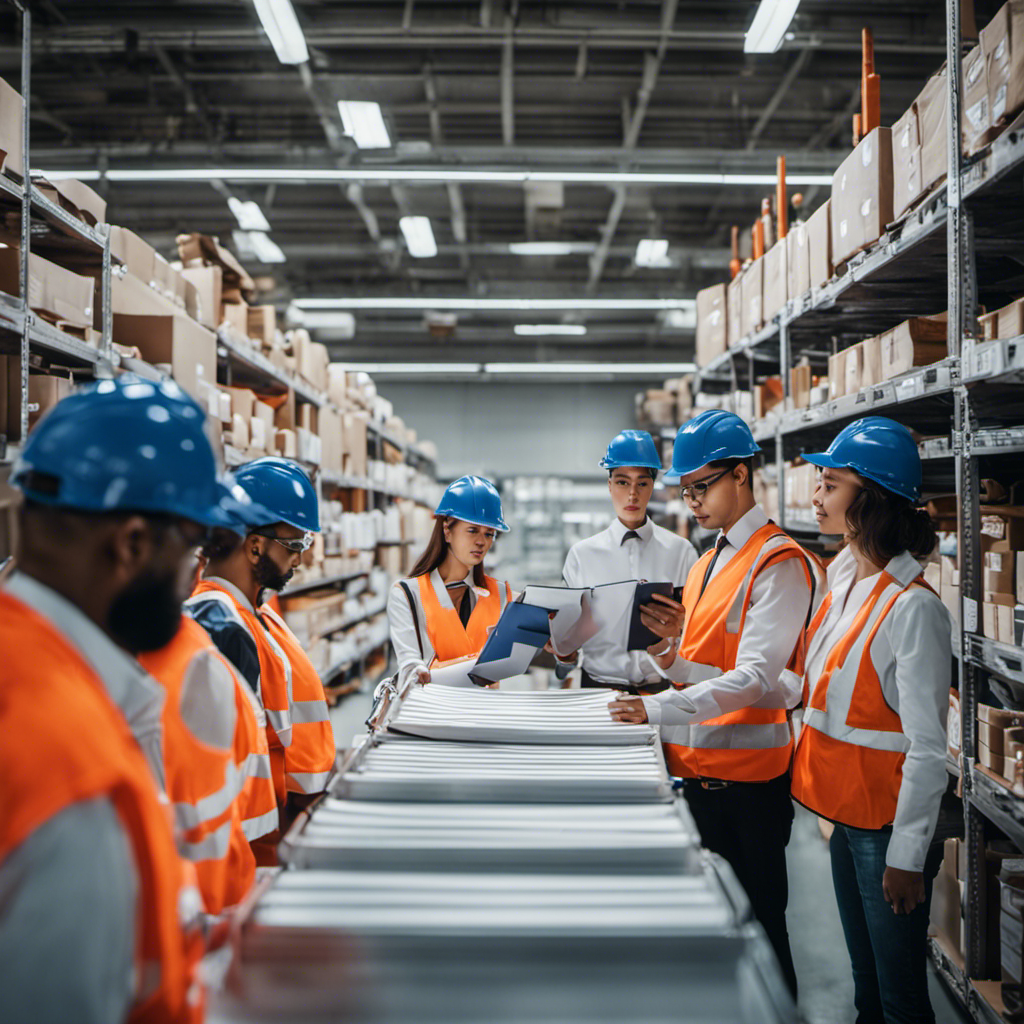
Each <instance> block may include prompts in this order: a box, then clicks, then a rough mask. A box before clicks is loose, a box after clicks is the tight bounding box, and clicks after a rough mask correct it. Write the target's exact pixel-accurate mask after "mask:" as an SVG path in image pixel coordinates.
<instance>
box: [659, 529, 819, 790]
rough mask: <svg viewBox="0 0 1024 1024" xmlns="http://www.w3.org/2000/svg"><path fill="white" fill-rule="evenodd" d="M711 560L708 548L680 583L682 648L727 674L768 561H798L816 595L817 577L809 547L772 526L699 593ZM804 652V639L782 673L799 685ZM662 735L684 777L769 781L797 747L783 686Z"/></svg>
mask: <svg viewBox="0 0 1024 1024" xmlns="http://www.w3.org/2000/svg"><path fill="white" fill-rule="evenodd" d="M713 557H714V551H713V550H711V551H708V552H705V554H704V555H703V556H702V557H701V558H700V559H699V560H698V561H697V563H696V565H694V566H693V568H692V569H691V570H690V572H689V574H688V576H687V579H686V586H685V587H684V588H683V604H684V605H685V606H686V624H685V627H684V632H683V639H682V642H681V644H680V649H679V653H680V655H681V656H682V657H683V658H685V659H686V660H688V661H692V662H695V663H697V664H701V665H709V666H713V667H714V668H716V669H718V671H720V672H728V671H730V670H731V669H733V668H735V667H736V652H737V651H738V649H739V644H740V639H741V637H742V635H743V627H744V624H745V623H746V617H747V612H748V610H749V608H750V597H751V592H752V590H753V587H754V582H755V580H756V579H757V577H758V575H759V574H760V573H761V572H763V571H764V570H765V569H767V568H768V567H769V566H772V565H777V564H778V563H780V562H783V561H786V560H789V559H798V560H799V564H800V565H801V567H802V568H803V570H804V575H805V579H806V582H807V587H808V591H809V592H813V589H814V579H813V577H812V575H811V569H810V567H809V564H808V563H809V557H808V556H807V554H806V552H804V550H803V549H802V548H801V547H800V546H799V545H798V544H797V543H796V542H795V541H794V540H793V539H792V538H791V537H789V536H788V535H787V534H785V533H784V532H783V531H782V530H780V529H779V528H778V527H777V526H776V525H775V524H774V523H767V524H766V525H765V526H763V527H761V528H760V529H759V530H757V531H756V532H755V533H754V534H753V536H752V537H751V538H750V539H749V540H748V541H747V543H746V544H744V545H743V547H742V548H741V549H740V550H739V551H738V552H736V554H735V555H734V556H733V557H732V558H731V559H730V560H729V561H728V562H727V563H726V564H725V565H724V566H723V567H722V569H721V570H720V571H719V572H718V573H717V575H715V576H714V577H713V578H712V579H711V580H710V581H709V582H708V585H707V587H706V588H704V591H703V593H701V588H702V586H703V583H704V575H705V573H706V572H707V569H708V565H709V564H710V561H711V559H712V558H713ZM801 634H802V631H801ZM803 650H804V648H803V644H802V638H801V639H798V640H797V643H796V647H795V648H794V651H793V655H792V657H791V660H790V665H789V667H787V668H786V669H785V670H784V673H787V674H788V675H789V676H790V677H792V678H791V682H792V689H794V690H796V689H797V688H798V686H799V675H797V674H796V673H794V671H793V670H794V668H799V669H800V671H801V672H802V669H803V664H802V655H803ZM661 738H662V741H663V743H664V745H665V759H666V762H667V764H668V768H669V771H670V772H672V773H673V774H675V775H680V776H682V777H683V778H711V779H726V780H730V781H737V782H765V781H767V780H769V779H774V778H777V777H778V776H779V775H782V774H784V773H785V772H786V770H787V768H788V767H789V763H790V759H791V756H792V748H793V733H792V728H791V726H790V722H789V716H788V702H787V701H786V699H785V698H784V696H783V695H782V694H781V693H780V692H778V691H772V692H770V693H767V694H765V695H764V696H763V697H762V698H761V699H760V700H759V701H758V702H757V703H756V704H754V705H752V706H750V707H746V708H742V709H740V710H739V711H732V712H729V713H727V714H724V715H719V716H718V717H716V718H711V719H708V720H707V721H705V722H701V723H700V724H697V725H686V726H663V727H662V729H661Z"/></svg>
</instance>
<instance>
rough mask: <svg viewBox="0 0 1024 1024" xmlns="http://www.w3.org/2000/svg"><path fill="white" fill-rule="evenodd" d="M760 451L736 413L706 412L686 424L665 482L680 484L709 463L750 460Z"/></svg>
mask: <svg viewBox="0 0 1024 1024" xmlns="http://www.w3.org/2000/svg"><path fill="white" fill-rule="evenodd" d="M760 450H761V449H760V448H759V447H758V445H757V442H756V441H755V440H754V435H753V434H752V433H751V432H750V427H748V426H747V425H746V423H744V422H743V420H741V419H740V418H739V416H737V415H736V413H734V412H726V411H725V410H724V409H706V410H705V411H704V412H702V413H700V414H699V415H697V416H694V418H693V419H692V420H690V421H689V422H688V423H684V424H683V425H682V426H681V427H680V428H679V431H678V433H677V434H676V440H675V444H674V445H673V446H672V468H671V469H670V470H669V471H668V472H667V473H666V474H665V483H667V484H677V483H679V480H680V478H681V477H684V476H686V475H687V474H689V473H695V472H696V471H697V470H698V469H702V468H703V467H704V466H706V465H707V464H708V463H709V462H720V461H721V460H722V459H749V458H750V456H751V455H756V454H757V453H758V452H759V451H760Z"/></svg>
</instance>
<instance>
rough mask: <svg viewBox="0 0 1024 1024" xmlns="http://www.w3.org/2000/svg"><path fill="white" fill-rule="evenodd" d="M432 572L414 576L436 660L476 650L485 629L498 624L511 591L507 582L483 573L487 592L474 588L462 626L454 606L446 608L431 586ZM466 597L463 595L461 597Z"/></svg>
mask: <svg viewBox="0 0 1024 1024" xmlns="http://www.w3.org/2000/svg"><path fill="white" fill-rule="evenodd" d="M432 576H433V573H426V574H424V575H423V576H419V577H417V578H416V583H417V585H418V587H419V593H420V605H421V606H422V607H423V618H424V619H425V622H424V628H425V629H426V633H427V638H428V639H429V640H430V646H431V647H432V648H433V649H434V657H435V659H436V660H437V661H441V662H443V661H452V660H453V659H455V658H468V657H471V656H472V655H475V654H479V653H480V651H481V649H482V648H483V646H484V643H485V642H486V640H487V630H488V628H489V627H491V626H494V625H496V624H497V621H498V619H499V618H501V613H502V612H503V611H504V609H505V605H506V604H507V603H508V601H509V600H510V599H511V596H512V593H511V589H510V588H509V585H508V584H507V583H504V584H501V583H499V582H498V581H497V580H495V579H492V578H491V577H490V576H485V577H484V581H485V582H486V583H487V595H486V596H481V594H480V590H479V588H476V592H477V599H476V604H475V605H474V606H473V611H472V612H471V614H470V616H469V621H468V622H467V623H466V625H465V626H463V624H462V620H461V619H460V618H459V613H458V611H457V610H456V609H455V608H454V607H448V608H445V607H444V606H443V605H442V604H441V602H440V600H439V599H438V596H437V592H436V591H435V590H434V582H433V579H432ZM463 600H465V598H463Z"/></svg>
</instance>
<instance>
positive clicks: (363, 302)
mask: <svg viewBox="0 0 1024 1024" xmlns="http://www.w3.org/2000/svg"><path fill="white" fill-rule="evenodd" d="M294 304H295V306H297V307H298V308H299V309H349V310H354V309H413V310H423V309H437V310H448V309H465V310H476V311H480V312H483V311H490V312H509V313H527V314H529V313H538V312H541V311H545V312H550V311H552V310H560V311H566V310H570V311H573V310H592V311H595V312H596V311H603V312H608V313H618V312H645V311H648V310H660V309H693V310H696V308H697V302H696V300H695V299H591V298H583V297H581V298H572V299H474V298H444V299H440V298H430V297H429V296H424V297H423V298H417V297H412V296H406V295H391V296H382V297H380V298H371V297H369V296H364V295H360V296H353V297H351V298H340V299H339V298H313V299H309V298H307V299H296V300H295V302H294Z"/></svg>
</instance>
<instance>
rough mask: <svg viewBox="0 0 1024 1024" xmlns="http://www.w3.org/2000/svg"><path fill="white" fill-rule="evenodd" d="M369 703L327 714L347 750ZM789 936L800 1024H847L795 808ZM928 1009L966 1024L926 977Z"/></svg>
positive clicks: (824, 883)
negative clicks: (796, 983)
mask: <svg viewBox="0 0 1024 1024" xmlns="http://www.w3.org/2000/svg"><path fill="white" fill-rule="evenodd" d="M371 704H372V697H371V695H370V694H366V693H357V694H353V695H352V696H350V697H346V698H345V699H344V700H343V701H342V702H341V703H340V704H339V705H338V706H337V707H335V708H332V710H331V722H332V724H333V726H334V738H335V741H336V743H337V745H338V747H339V749H340V748H344V747H347V746H350V745H351V743H352V740H353V738H354V737H356V736H359V735H362V733H363V732H364V731H365V728H366V727H365V724H364V723H365V720H366V717H367V715H368V714H369V713H370V707H371ZM788 861H789V885H790V896H789V914H788V917H789V934H790V940H791V942H792V945H793V960H794V962H795V964H796V971H797V979H798V982H799V985H800V1013H801V1018H802V1021H803V1024H853V1022H854V1021H855V1020H856V1012H855V1011H854V1008H853V978H852V976H851V974H850V960H849V956H848V954H847V952H846V944H845V942H844V941H843V932H842V927H841V925H840V923H839V910H838V908H837V907H836V901H835V895H834V892H833V889H832V872H831V868H830V865H829V856H828V846H827V845H826V843H825V841H824V839H822V837H821V833H820V831H819V830H818V822H817V819H816V818H815V817H814V816H813V815H812V814H810V813H809V812H807V811H805V810H803V809H802V808H799V807H798V808H797V812H796V820H795V821H794V823H793V838H792V840H791V841H790V844H789V850H788ZM929 985H930V989H931V996H932V1007H933V1008H934V1010H935V1019H936V1021H937V1022H938V1024H961V1022H963V1024H968V1022H969V1020H970V1018H968V1017H967V1016H966V1015H965V1014H964V1013H963V1012H961V1010H960V1008H959V1006H958V1005H957V1004H956V1003H955V1002H954V1000H953V999H952V997H951V996H950V995H949V993H948V992H947V991H946V989H945V987H944V986H943V984H942V982H941V981H940V980H939V979H938V977H937V976H936V975H935V974H934V972H932V975H931V977H930V979H929Z"/></svg>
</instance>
